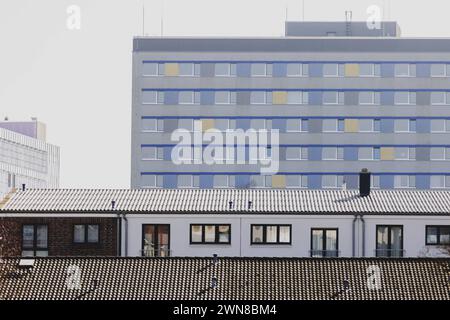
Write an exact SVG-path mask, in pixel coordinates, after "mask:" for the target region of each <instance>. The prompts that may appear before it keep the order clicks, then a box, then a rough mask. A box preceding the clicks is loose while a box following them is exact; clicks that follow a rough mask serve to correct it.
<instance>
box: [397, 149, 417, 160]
mask: <svg viewBox="0 0 450 320" xmlns="http://www.w3.org/2000/svg"><path fill="white" fill-rule="evenodd" d="M398 149H406V151H407V152H406V158H398V157H397V150H398ZM411 149H412V148H410V147H395V148H394V160H396V161H411V160H414V159H411Z"/></svg>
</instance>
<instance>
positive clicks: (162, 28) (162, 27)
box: [161, 0, 164, 37]
mask: <svg viewBox="0 0 450 320" xmlns="http://www.w3.org/2000/svg"><path fill="white" fill-rule="evenodd" d="M163 35H164V0H161V37H162V36H163Z"/></svg>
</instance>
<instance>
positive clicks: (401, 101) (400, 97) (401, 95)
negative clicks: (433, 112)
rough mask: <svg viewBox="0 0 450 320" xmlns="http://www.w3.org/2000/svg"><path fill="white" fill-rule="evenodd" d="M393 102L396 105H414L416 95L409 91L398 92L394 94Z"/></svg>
mask: <svg viewBox="0 0 450 320" xmlns="http://www.w3.org/2000/svg"><path fill="white" fill-rule="evenodd" d="M394 102H395V104H396V105H415V104H416V93H415V92H409V91H398V92H395V94H394Z"/></svg>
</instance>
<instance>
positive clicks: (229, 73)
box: [214, 62, 232, 77]
mask: <svg viewBox="0 0 450 320" xmlns="http://www.w3.org/2000/svg"><path fill="white" fill-rule="evenodd" d="M217 65H226V66H227V67H228V68H227V69H228V73H226V74H217V70H216V66H217ZM214 76H215V77H231V76H232V74H231V63H226V62H222V63H215V64H214Z"/></svg>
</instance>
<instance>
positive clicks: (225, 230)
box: [190, 224, 231, 244]
mask: <svg viewBox="0 0 450 320" xmlns="http://www.w3.org/2000/svg"><path fill="white" fill-rule="evenodd" d="M190 242H191V244H230V243H231V225H230V224H191V241H190Z"/></svg>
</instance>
